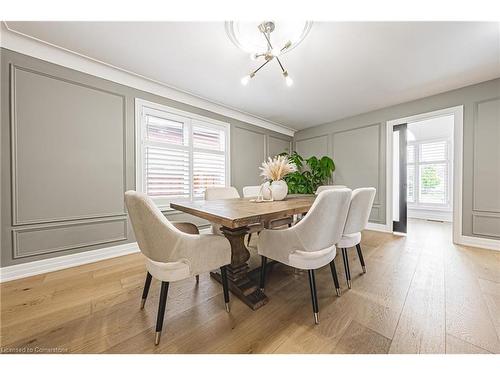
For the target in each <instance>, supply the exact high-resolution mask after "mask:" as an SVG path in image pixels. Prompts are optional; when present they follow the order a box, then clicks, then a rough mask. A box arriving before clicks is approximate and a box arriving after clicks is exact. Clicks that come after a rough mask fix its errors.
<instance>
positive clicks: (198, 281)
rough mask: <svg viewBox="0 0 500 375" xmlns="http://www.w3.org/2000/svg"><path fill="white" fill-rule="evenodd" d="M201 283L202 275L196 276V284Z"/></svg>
mask: <svg viewBox="0 0 500 375" xmlns="http://www.w3.org/2000/svg"><path fill="white" fill-rule="evenodd" d="M199 283H200V275H196V284H199Z"/></svg>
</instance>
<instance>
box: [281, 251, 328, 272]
mask: <svg viewBox="0 0 500 375" xmlns="http://www.w3.org/2000/svg"><path fill="white" fill-rule="evenodd" d="M336 254H337V249H336V247H335V246H332V247H328V248H326V249H323V250H318V251H301V250H296V251H294V252H293V253H291V254H290V256H289V258H288V264H289V265H290V266H292V267H294V268H299V269H302V270H315V269H317V268H320V267H323V266H325V265H326V264H328V263H330V262H331V261H332V260H333V259H334V258H335V255H336Z"/></svg>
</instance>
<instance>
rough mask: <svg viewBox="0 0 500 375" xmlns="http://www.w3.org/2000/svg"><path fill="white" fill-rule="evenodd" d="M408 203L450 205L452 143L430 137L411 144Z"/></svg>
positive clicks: (408, 160)
mask: <svg viewBox="0 0 500 375" xmlns="http://www.w3.org/2000/svg"><path fill="white" fill-rule="evenodd" d="M407 155H408V158H407V171H408V203H410V204H412V205H413V206H415V207H418V206H419V205H420V206H424V207H430V206H439V207H449V206H450V204H451V199H450V195H451V194H450V191H451V187H450V180H451V176H450V173H451V172H450V169H451V158H450V155H449V142H448V141H447V140H428V141H419V142H415V143H412V144H409V145H408V147H407Z"/></svg>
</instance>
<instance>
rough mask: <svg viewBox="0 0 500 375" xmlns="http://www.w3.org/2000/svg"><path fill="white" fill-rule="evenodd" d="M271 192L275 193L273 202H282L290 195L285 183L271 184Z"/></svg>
mask: <svg viewBox="0 0 500 375" xmlns="http://www.w3.org/2000/svg"><path fill="white" fill-rule="evenodd" d="M271 191H272V193H273V200H275V201H282V200H283V199H285V197H286V195H287V194H288V185H287V184H286V182H285V181H283V180H279V181H273V182H272V183H271Z"/></svg>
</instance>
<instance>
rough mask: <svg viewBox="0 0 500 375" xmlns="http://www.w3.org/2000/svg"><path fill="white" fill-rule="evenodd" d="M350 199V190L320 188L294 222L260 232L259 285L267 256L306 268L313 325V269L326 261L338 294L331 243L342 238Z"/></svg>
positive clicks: (315, 305)
mask: <svg viewBox="0 0 500 375" xmlns="http://www.w3.org/2000/svg"><path fill="white" fill-rule="evenodd" d="M350 200H351V190H350V189H334V190H326V191H323V192H322V193H321V194H319V195H318V197H317V198H316V200H315V201H314V203H313V205H312V207H311V209H310V210H309V212H308V213H307V214H306V215H305V216H304V218H303V219H302V220H301V221H299V222H298V223H297V224H296V225H294V226H292V227H290V228H287V229H281V230H267V229H266V230H263V231H262V232H261V233H260V237H259V243H258V246H257V249H258V252H259V255H261V257H262V266H261V274H260V287H261V288H262V289H264V286H265V275H266V262H267V258H271V259H274V260H276V261H278V262H280V263H283V264H286V265H288V266H291V267H294V268H299V269H303V270H307V271H308V274H309V286H310V288H311V298H312V305H313V313H314V322H315V323H316V324H318V323H319V308H318V298H317V295H316V281H315V278H314V270H315V269H318V268H321V267H323V266H325V265H327V264H330V270H331V272H332V277H333V282H334V284H335V288H336V291H337V295H340V286H339V281H338V278H337V271H336V269H335V263H334V258H335V256H336V254H337V250H336V247H335V244H336V243H337V242H338V241H339V240H340V238H341V237H342V230H343V229H344V225H345V222H346V218H347V211H348V209H349V202H350Z"/></svg>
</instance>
